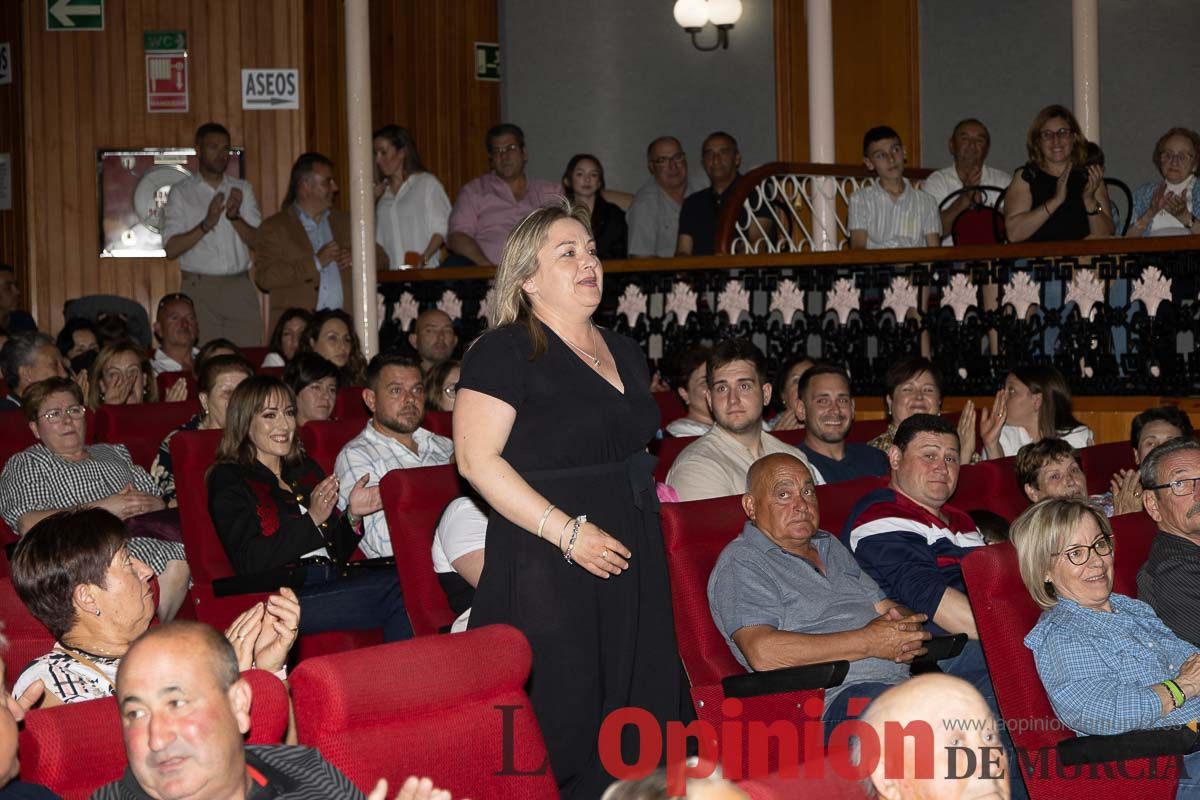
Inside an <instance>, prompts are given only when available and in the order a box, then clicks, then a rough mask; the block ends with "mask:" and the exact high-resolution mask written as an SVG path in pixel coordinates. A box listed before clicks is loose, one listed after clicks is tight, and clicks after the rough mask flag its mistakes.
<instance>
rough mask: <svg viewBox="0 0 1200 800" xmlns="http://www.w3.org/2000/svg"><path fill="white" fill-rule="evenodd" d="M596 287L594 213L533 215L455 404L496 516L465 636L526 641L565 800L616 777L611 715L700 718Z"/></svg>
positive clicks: (622, 342)
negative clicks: (604, 741) (508, 630)
mask: <svg viewBox="0 0 1200 800" xmlns="http://www.w3.org/2000/svg"><path fill="white" fill-rule="evenodd" d="M603 282H604V274H603V269H602V267H601V265H600V261H599V259H598V258H597V257H596V251H595V243H594V241H593V239H592V234H591V232H590V230H589V228H588V216H587V212H586V210H584V209H581V208H579V207H574V208H572V207H568V206H566V205H564V206H558V207H548V208H542V209H538V210H537V211H534V212H533V213H531V214H530V215H529V216H527V217H526V218H525V219H524V220H523V221H522V222H521V223H520V224H519V225H518V226H517V227H516V229H515V230H514V231H513V232H512V233H511V234H510V235H509V237H508V241H507V242H505V245H504V254H503V256H502V258H501V259H500V266H499V268H498V269H497V270H496V291H495V298H496V299H495V305H494V307H493V308H492V310H491V313H490V320H489V321H490V323H491V325H492V330H491V331H489V332H488V333H486V334H484V335H483V336H482V337H481V338H480V339H479V340H478V341H477V342H476V343H475V344H474V346H473V347H471V349H469V350H468V351H467V354H466V357H465V358H464V359H463V364H462V374H461V376H460V377H459V381H458V394H457V400H456V402H455V406H454V449H455V454H456V458H457V462H458V468H459V471H460V472H461V473H462V475H463V476H464V477H465V478H466V479H467V480H468V481H470V482H471V484H472V485H473V486H474V487H475V488H476V489H477V490H478V491H479V493H480V494H481V495H483V498H484V499H485V500H487V502H488V503H489V504H490V505H491V506H492V508H493V512H492V515H491V519H490V521H489V523H488V531H487V550H486V551H487V560H486V562H485V565H484V568H483V574H482V575H481V577H480V580H479V587H478V589H477V591H476V593H475V601H474V603H473V605H472V610H471V626H472V627H479V626H481V625H487V624H489V623H496V622H504V623H508V624H510V625H514V626H516V627H517V628H519V629H520V630H521V631H522V632H523V633H524V634H525V636H526V637H528V639H529V642H530V644H531V646H532V648H533V674H532V676H531V678H530V685H529V692H530V697H531V699H532V701H533V708H534V712H535V713H536V715H537V719H538V722H539V724H540V725H541V728H542V733H543V735H544V737H545V740H546V744H547V746H548V748H549V751H550V762H551V767H552V768H553V770H554V776H555V778H556V779H557V780H558V784H559V788H560V790H561V791H562V795H563V797H572V798H576V797H579V798H584V797H586V798H594V797H599V796H600V794H601V793H602V792H603V791H604V789H605V787H606V786H607V785H608V784H609V783H610V782H611V781H612V780H613V778H612V777H611V776H610V775H608V774H607V773H606V772H605V771H604V768H603V766H602V765H601V763H600V757H599V753H598V747H597V736H598V734H599V731H600V725H601V723H602V722H603V721H604V718H605V716H606V715H608V714H609V713H610V712H612V711H614V710H616V709H618V708H622V707H624V706H637V707H640V708H644V709H646V710H648V711H650V713H652V714H653V715H654V716H655V717H656V718H657V719H658V720H659V722H660V723H665V722H667V721H668V720H673V719H680V718H683V717H689V718H690V716H691V713H692V712H691V705H690V702H689V701H688V700H687V695H686V690H685V683H684V678H683V673H682V668H681V667H680V664H679V654H678V650H677V648H676V644H675V629H674V624H673V620H672V616H671V593H670V587H669V584H668V581H667V565H666V556H665V554H664V550H663V544H662V536H661V532H660V530H659V525H658V508H657V506H658V503H657V498H656V496H655V486H654V479H653V477H652V473H651V470H652V468H653V459H652V458H650V456H648V455H647V454H646V452H645V445H646V443H647V442H648V441H649V440H650V439H651V438H652V437H653V436H654V434H655V430H656V428H657V427H658V412H657V409H656V407H655V402H654V400H653V398H652V397H651V396H650V385H649V376H648V375H647V372H646V361H645V358H644V356H643V354H642V352H641V349H640V348H639V347H638V346H637V345H636V344H635V343H634V342H633V341H631V340H630V339H628V338H626V337H624V336H619V335H617V334H615V333H612V332H610V331H606V330H602V329H600V328H598V327H596V326H595V325H594V324H593V323H592V319H591V318H592V314H593V313H594V312H595V310H596V308H597V307H598V306H599V305H600V297H601V292H602V289H603ZM623 744H624V746H625V747H626V748H628V747H629V745H630V744H631V743H630V742H628V741H626V742H624V743H623ZM624 757H625V759H626V763H633V762H634V760H635V758H636V753H634V752H629V751H628V750H627V751H626V752H625V753H624Z"/></svg>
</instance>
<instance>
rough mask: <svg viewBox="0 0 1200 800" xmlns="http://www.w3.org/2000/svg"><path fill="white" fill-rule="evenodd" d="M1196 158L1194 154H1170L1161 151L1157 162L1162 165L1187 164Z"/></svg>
mask: <svg viewBox="0 0 1200 800" xmlns="http://www.w3.org/2000/svg"><path fill="white" fill-rule="evenodd" d="M1195 157H1196V154H1195V153H1171V152H1167V151H1163V153H1162V155H1160V156H1159V157H1158V160H1159V161H1161V162H1163V163H1164V164H1187V163H1188V162H1190V161H1191V160H1192V159H1194V158H1195Z"/></svg>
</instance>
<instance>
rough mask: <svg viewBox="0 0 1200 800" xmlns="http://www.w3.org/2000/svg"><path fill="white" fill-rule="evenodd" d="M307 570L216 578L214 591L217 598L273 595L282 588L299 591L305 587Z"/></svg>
mask: <svg viewBox="0 0 1200 800" xmlns="http://www.w3.org/2000/svg"><path fill="white" fill-rule="evenodd" d="M305 574H306V571H305V568H304V566H303V565H294V566H287V567H279V568H278V569H272V570H267V571H266V572H258V573H255V574H253V575H230V576H228V577H225V578H214V579H213V582H212V591H213V595H214V596H215V597H232V596H234V595H239V594H263V593H266V594H273V593H275V592H278V591H279V587H280V586H289V587H291V588H292V589H299V588H300V587H301V586H303V585H304V578H305Z"/></svg>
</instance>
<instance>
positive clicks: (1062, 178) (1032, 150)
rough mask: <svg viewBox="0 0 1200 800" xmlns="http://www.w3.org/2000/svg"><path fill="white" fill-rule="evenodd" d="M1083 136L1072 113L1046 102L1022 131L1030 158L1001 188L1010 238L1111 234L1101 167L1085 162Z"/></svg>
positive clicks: (1046, 239) (1055, 239) (1059, 238)
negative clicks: (1003, 188)
mask: <svg viewBox="0 0 1200 800" xmlns="http://www.w3.org/2000/svg"><path fill="white" fill-rule="evenodd" d="M1087 145H1088V142H1087V139H1086V138H1084V135H1083V131H1082V129H1080V127H1079V122H1078V121H1077V120H1076V119H1075V115H1074V114H1072V113H1071V112H1070V111H1069V110H1068V109H1066V108H1064V107H1063V106H1060V105H1052V106H1046V107H1045V108H1043V109H1042V110H1041V111H1039V112H1038V115H1037V116H1036V117H1034V119H1033V124H1032V125H1030V126H1029V133H1028V135H1027V136H1026V137H1025V148H1026V150H1027V151H1028V153H1029V162H1028V163H1027V164H1025V166H1023V167H1021V168H1020V169H1019V170H1017V172H1016V174H1015V175H1013V179H1012V182H1011V183H1010V184H1009V185H1008V190H1007V191H1006V192H1005V193H1004V223H1005V227H1006V229H1007V231H1008V240H1009V241H1010V242H1026V241H1028V242H1058V241H1069V240H1075V239H1087V238H1096V237H1102V236H1112V235H1113V231H1114V230H1115V228H1114V225H1113V217H1112V201H1110V200H1109V199H1108V190H1107V189H1106V188H1105V187H1104V168H1103V167H1101V166H1099V165H1098V164H1092V165H1090V166H1089V165H1088V163H1087V161H1088V159H1087Z"/></svg>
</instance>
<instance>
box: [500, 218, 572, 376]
mask: <svg viewBox="0 0 1200 800" xmlns="http://www.w3.org/2000/svg"><path fill="white" fill-rule="evenodd" d="M563 219H573V220H575V221H576V222H578V223H579V224H580V225H582V226H583V227H584V230H586V231H587V233H588V236H591V235H592V223H591V216H590V214H588V210H587V208H586V207H584V206H580V205H572V204H571V203H570V201H568V200H566V199H565V198H563V199H562V202H561V203H557V204H555V205H551V206H544V207H543V208H539V209H536V210H535V211H531V212H530V213H529V215H528V216H526V217H525V219H523V220H521V222H520V223H519V224H518V225H517V227H515V228H513V231H512V233H510V234H509V235H508V238H507V239H505V240H504V252H503V253H502V254H501V256H500V265H499V266H498V267H496V285H495V301H494V302H493V303H492V307H491V310H490V311H489V312H488V324H489V325H490V326H491V327H493V328H498V327H500V326H501V325H508V324H510V323H514V322H516V323H520V324H522V325H524V326H525V327H526V329H527V330H528V331H529V338H530V340H531V341H532V342H533V352H532V354H531V356H530V358H531V359H532V358H537V357H538V356H540V355H541V354H542V353H544V352H545V351H546V335H545V334H544V333H543V332H542V328H541V326H540V325H538V324H537V320H536V319H535V318H534V315H533V306H532V304H531V303H530V302H529V296H528V295H526V294H525V290H524V288H522V287H523V286H524V285H525V281H527V280H529V279H530V278H532V277H533V276H534V275H535V274H536V273H537V271H538V268H539V266H540V265H539V264H538V251H539V250H541V249H542V246H543V245H545V244H546V237H548V236H549V235H550V228H551V226H553V225H554V223H556V222H558V221H559V220H563Z"/></svg>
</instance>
